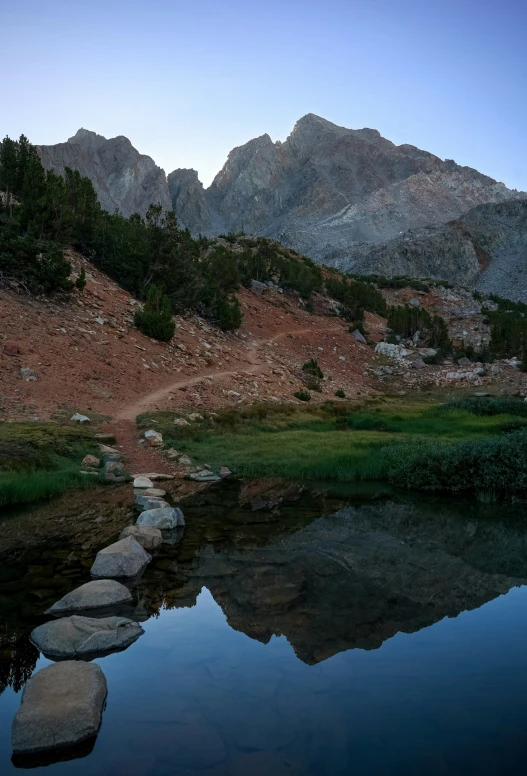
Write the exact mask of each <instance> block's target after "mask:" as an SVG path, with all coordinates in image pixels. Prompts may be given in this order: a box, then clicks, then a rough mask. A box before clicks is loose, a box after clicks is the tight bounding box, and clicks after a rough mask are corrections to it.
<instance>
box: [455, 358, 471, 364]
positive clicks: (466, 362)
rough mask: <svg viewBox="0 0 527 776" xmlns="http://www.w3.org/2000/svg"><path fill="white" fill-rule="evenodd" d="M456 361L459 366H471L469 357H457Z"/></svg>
mask: <svg viewBox="0 0 527 776" xmlns="http://www.w3.org/2000/svg"><path fill="white" fill-rule="evenodd" d="M457 363H458V364H459V366H472V361H471V360H470V358H465V357H464V356H463V358H458V360H457Z"/></svg>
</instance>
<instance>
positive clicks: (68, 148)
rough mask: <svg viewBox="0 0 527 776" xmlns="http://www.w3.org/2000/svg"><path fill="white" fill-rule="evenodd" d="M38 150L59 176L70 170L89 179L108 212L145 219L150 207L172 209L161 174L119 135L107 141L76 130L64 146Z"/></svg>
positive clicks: (82, 130) (44, 161)
mask: <svg viewBox="0 0 527 776" xmlns="http://www.w3.org/2000/svg"><path fill="white" fill-rule="evenodd" d="M37 151H38V153H39V155H40V158H41V161H42V164H43V165H44V167H46V168H48V169H51V170H54V172H56V173H59V174H62V173H64V169H65V168H66V167H70V168H71V169H72V170H79V172H80V173H81V175H84V176H86V177H88V178H89V179H90V180H91V182H92V183H93V186H94V188H95V191H96V193H97V196H98V198H99V202H100V203H101V206H102V207H103V208H104V209H105V210H108V211H109V212H110V213H113V212H114V211H115V210H119V211H120V212H121V213H122V214H123V215H124V216H130V215H132V213H139V214H140V215H143V216H144V215H145V213H146V211H147V210H148V207H149V205H151V204H154V205H161V206H162V208H163V210H171V209H172V203H171V200H170V194H169V191H168V186H167V181H166V175H165V173H164V171H163V170H162V169H161V168H160V167H158V166H157V165H156V164H155V162H154V160H153V159H151V158H150V157H149V156H145V155H143V154H140V153H139V151H137V150H136V149H135V148H134V147H133V145H132V144H131V142H130V141H129V140H128V138H126V137H123V136H122V135H120V136H118V137H113V138H110V139H107V138H105V137H103V136H102V135H97V134H96V133H95V132H90V131H89V130H87V129H79V131H78V132H77V133H76V134H75V135H74V136H73V137H70V138H69V140H68V141H67V142H66V143H57V144H56V145H49V146H37Z"/></svg>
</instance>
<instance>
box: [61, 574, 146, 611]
mask: <svg viewBox="0 0 527 776" xmlns="http://www.w3.org/2000/svg"><path fill="white" fill-rule="evenodd" d="M131 600H132V594H131V592H130V591H129V590H128V588H127V587H125V586H124V585H121V583H120V582H116V581H115V580H114V579H97V580H93V581H92V582H86V584H84V585H81V586H80V587H77V588H76V589H75V590H72V591H71V593H67V594H66V595H65V596H63V597H62V598H61V599H60V601H57V603H55V604H53V606H52V607H51V608H50V609H48V610H47V612H46V614H62V613H63V612H79V611H82V610H83V609H98V608H99V607H101V608H102V607H105V606H116V605H117V604H124V603H127V602H129V601H131Z"/></svg>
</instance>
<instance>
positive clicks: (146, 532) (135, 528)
mask: <svg viewBox="0 0 527 776" xmlns="http://www.w3.org/2000/svg"><path fill="white" fill-rule="evenodd" d="M127 536H133V537H134V539H135V540H136V541H137V542H139V544H140V545H141V547H144V549H145V550H155V549H156V547H159V545H160V544H161V542H162V540H163V535H162V533H161V531H160V530H159V528H154V527H153V526H151V525H127V526H126V528H123V530H122V531H121V535H120V536H119V539H126V537H127Z"/></svg>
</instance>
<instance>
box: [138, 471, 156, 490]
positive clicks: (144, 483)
mask: <svg viewBox="0 0 527 776" xmlns="http://www.w3.org/2000/svg"><path fill="white" fill-rule="evenodd" d="M153 487H154V483H153V482H152V480H151V479H150V478H149V477H143V476H142V475H141V474H138V475H137V476H136V477H135V478H134V488H153Z"/></svg>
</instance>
